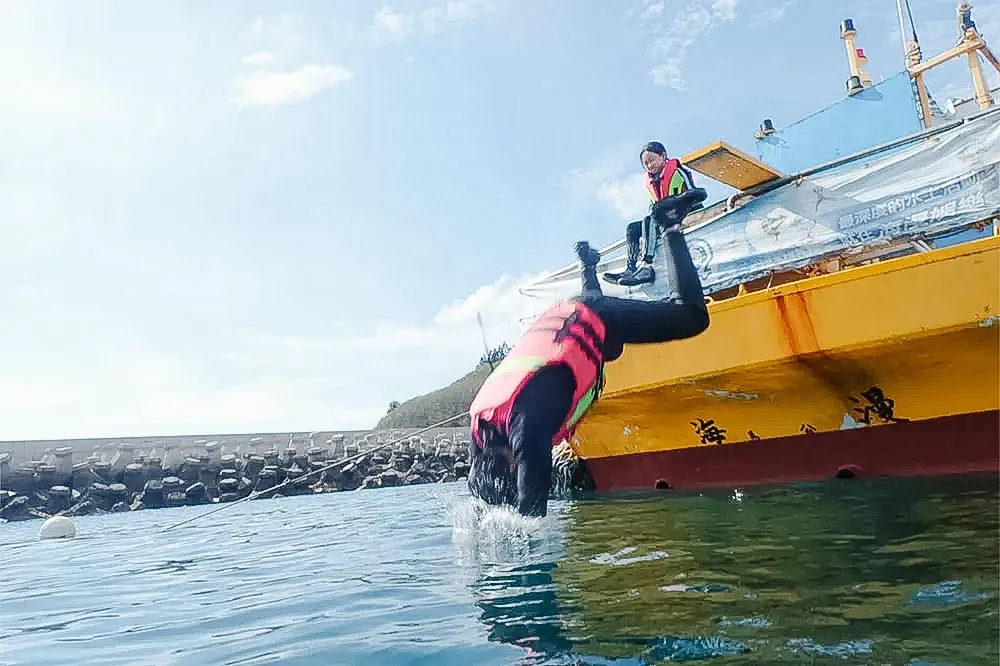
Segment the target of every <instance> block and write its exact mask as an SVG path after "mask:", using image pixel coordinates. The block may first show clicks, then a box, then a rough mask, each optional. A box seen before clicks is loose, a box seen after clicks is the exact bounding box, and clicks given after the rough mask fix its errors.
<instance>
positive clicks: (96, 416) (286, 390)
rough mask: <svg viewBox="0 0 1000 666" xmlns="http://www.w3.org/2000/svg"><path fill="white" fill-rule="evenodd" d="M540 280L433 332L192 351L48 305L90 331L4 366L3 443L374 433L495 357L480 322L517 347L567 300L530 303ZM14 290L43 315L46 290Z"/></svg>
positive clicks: (396, 325) (257, 338)
mask: <svg viewBox="0 0 1000 666" xmlns="http://www.w3.org/2000/svg"><path fill="white" fill-rule="evenodd" d="M537 277H540V276H533V275H524V276H521V277H512V276H508V275H504V276H501V277H500V278H498V279H497V280H495V281H494V282H493V283H491V284H488V285H484V286H482V287H480V288H479V289H477V290H475V291H474V292H473V293H472V294H470V295H469V296H468V297H466V298H462V299H458V300H456V301H454V302H452V303H450V304H447V305H445V306H443V307H441V308H440V309H439V311H438V312H437V313H436V315H435V316H434V317H433V318H431V319H430V320H429V321H427V322H426V323H423V324H418V325H415V324H407V323H402V322H393V321H383V322H376V323H374V324H372V325H369V326H366V327H364V328H358V329H344V330H341V331H334V332H332V333H331V334H330V335H328V336H325V337H316V336H308V335H295V334H292V335H273V334H261V333H256V332H245V331H230V332H225V333H221V334H218V335H215V336H213V337H212V339H211V340H210V341H209V340H206V341H205V342H204V343H203V344H202V345H200V346H199V349H197V350H195V351H192V350H188V351H187V353H185V351H184V350H181V349H169V350H168V349H167V348H160V347H156V346H155V343H151V342H150V341H149V340H148V339H146V338H144V337H142V336H141V335H140V336H135V335H134V334H129V333H125V332H119V331H118V330H117V329H116V328H115V326H114V325H111V324H108V325H106V326H105V327H104V328H99V329H96V330H95V329H93V328H91V325H92V323H93V322H91V321H90V320H89V319H87V318H85V316H84V315H83V314H82V313H81V315H80V316H79V317H78V316H77V315H76V314H75V313H74V311H73V310H72V309H67V307H66V306H64V305H63V304H60V303H57V302H51V303H47V305H46V309H47V310H48V309H51V313H50V315H49V316H47V317H46V320H49V319H51V320H52V321H58V320H60V319H62V318H66V319H68V320H69V321H75V322H77V326H78V328H79V330H78V331H75V332H74V333H73V334H69V333H50V334H49V335H51V336H55V337H53V339H52V342H53V344H52V345H50V346H51V348H52V349H53V350H54V351H52V352H51V353H48V352H47V353H41V352H40V351H39V352H37V353H34V354H29V353H25V354H19V355H17V356H16V357H12V358H11V359H10V360H9V362H5V363H4V364H2V365H0V404H3V405H4V407H5V408H4V409H3V410H0V433H3V436H2V439H4V440H18V439H21V438H24V439H29V438H30V439H46V438H82V437H108V438H112V437H117V436H143V435H145V436H155V435H161V434H212V433H246V432H292V431H296V432H303V431H311V430H325V429H333V428H342V429H354V428H358V429H364V428H370V427H372V426H374V425H375V423H376V422H377V421H378V419H379V418H380V417H381V416H382V415H384V414H385V412H386V408H387V406H388V404H389V402H390V401H392V400H399V401H404V400H407V399H409V398H412V397H414V396H417V395H420V394H423V393H427V392H429V391H432V390H434V389H437V388H440V387H442V386H445V385H447V384H449V383H451V382H452V381H454V380H455V379H458V378H459V377H461V376H462V375H464V374H465V373H467V372H469V371H471V370H472V369H473V368H474V366H475V364H476V362H477V360H478V359H479V357H480V356H481V355H482V353H483V343H482V334H481V332H480V329H479V325H478V323H477V320H476V315H477V313H480V314H481V315H482V319H483V324H484V328H485V330H486V336H487V339H488V343H489V345H490V346H491V347H496V346H497V345H499V344H501V343H502V342H507V343H508V344H511V345H513V344H515V343H516V342H517V340H518V339H519V338H520V335H521V332H522V330H523V327H524V324H522V323H521V322H522V320H528V319H530V318H531V317H532V316H534V315H537V314H538V313H540V312H541V311H543V310H544V309H545V308H546V307H547V306H548V305H549V303H551V302H552V301H553V300H555V298H556V297H557V295H555V294H553V295H552V297H551V298H548V297H547V298H545V299H539V298H530V297H526V296H523V295H521V294H520V293H519V289H520V288H521V287H522V286H524V285H525V284H527V283H529V282H531V281H533V280H534V279H535V278H537ZM13 292H15V293H12V294H10V296H11V297H13V298H16V299H22V300H23V299H24V298H26V297H31V298H32V300H35V301H36V306H35V308H36V310H37V309H38V305H37V303H38V302H39V301H38V300H37V299H38V298H39V293H38V292H37V289H35V288H34V287H32V286H31V285H22V286H19V287H17V288H15V289H13ZM50 296H52V294H50ZM4 297H5V294H4V293H3V292H0V304H3V302H4ZM95 321H96V319H95ZM15 333H16V332H15ZM5 335H6V337H5ZM10 336H11V334H10V333H9V332H7V333H5V332H3V331H0V342H3V343H4V344H5V345H12V344H16V342H17V338H16V337H10ZM71 339H72V340H73V342H72V343H69V342H63V343H61V344H60V343H59V341H60V340H63V341H68V340H71ZM100 340H103V342H100ZM77 349H79V350H86V354H85V355H84V354H82V353H74V352H75V350H77ZM0 450H2V447H0Z"/></svg>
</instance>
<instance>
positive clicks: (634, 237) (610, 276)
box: [604, 217, 649, 284]
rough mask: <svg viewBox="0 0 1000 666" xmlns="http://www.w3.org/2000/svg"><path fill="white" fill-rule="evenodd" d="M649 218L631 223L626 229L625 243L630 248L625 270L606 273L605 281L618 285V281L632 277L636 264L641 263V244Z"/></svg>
mask: <svg viewBox="0 0 1000 666" xmlns="http://www.w3.org/2000/svg"><path fill="white" fill-rule="evenodd" d="M647 220H649V218H648V217H647V218H646V219H645V220H635V221H634V222H629V223H628V226H626V227H625V243H626V246H627V247H628V259H627V260H626V263H625V270H624V271H622V272H621V273H605V274H604V279H605V280H607V281H608V282H610V283H612V284H618V280H620V279H621V278H623V277H625V276H626V275H630V274H631V273H633V272H634V271H635V269H636V264H637V262H638V261H639V244H640V242H641V241H642V232H643V227H644V225H645V224H646V222H647Z"/></svg>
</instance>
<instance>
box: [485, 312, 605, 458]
mask: <svg viewBox="0 0 1000 666" xmlns="http://www.w3.org/2000/svg"><path fill="white" fill-rule="evenodd" d="M604 334H605V329H604V322H603V321H601V319H600V317H598V316H597V315H596V314H595V313H594V311H593V310H591V309H590V308H588V307H587V306H586V305H584V304H583V303H579V302H576V301H569V302H563V303H559V304H558V305H555V306H553V307H551V308H549V309H548V310H546V311H545V313H544V314H542V316H541V317H539V318H538V321H536V322H535V323H534V324H533V325H532V326H531V328H529V329H528V331H527V332H526V333H525V334H524V336H523V337H522V338H521V339H520V340H519V341H518V343H517V344H516V345H515V346H514V348H513V349H511V350H510V351H509V352H508V353H507V356H506V357H504V360H503V361H502V362H501V363H500V365H498V366H497V367H496V369H495V370H494V371H493V372H492V373H491V374H490V376H489V377H488V378H487V379H486V381H485V382H484V383H483V386H482V388H480V389H479V393H477V394H476V397H475V399H474V400H473V401H472V405H471V406H470V407H469V416H470V417H471V434H472V438H473V440H474V441H475V442H476V443H477V444H479V446H480V447H481V446H483V442H482V438H481V437H480V432H479V421H480V419H482V420H483V421H487V422H489V423H492V424H493V425H494V426H496V427H497V429H498V430H499V431H500V432H501V433H503V434H504V436H506V435H507V433H508V426H509V421H510V413H511V409H512V408H513V406H514V401H515V400H516V399H517V396H518V395H519V394H520V392H521V389H522V388H523V387H524V385H525V384H527V383H528V380H530V379H531V378H532V377H533V376H534V375H535V373H536V372H538V371H539V370H541V369H542V368H544V367H546V366H551V365H556V364H560V363H563V364H566V365H568V366H569V368H570V370H572V371H573V377H574V378H575V379H576V390H575V392H574V394H573V402H572V403H571V405H570V410H569V413H568V414H567V416H566V420H565V421H564V422H563V424H562V426H561V427H560V428H559V431H558V432H557V433H556V435H555V437H554V438H553V440H552V444H553V445H555V444H558V443H559V442H561V441H562V440H563V439H569V438H570V437H572V435H573V432H574V431H575V430H576V425H577V424H578V423H579V422H580V419H581V418H583V415H584V414H585V413H586V412H587V410H588V409H590V406H591V405H592V404H593V403H594V401H595V400H596V399H597V397H598V396H599V395H600V392H601V389H602V388H603V387H604V356H603V353H602V350H601V348H602V345H603V343H604Z"/></svg>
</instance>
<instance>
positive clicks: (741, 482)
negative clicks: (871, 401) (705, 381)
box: [587, 410, 1000, 491]
mask: <svg viewBox="0 0 1000 666" xmlns="http://www.w3.org/2000/svg"><path fill="white" fill-rule="evenodd" d="M998 423H1000V411H997V410H991V411H986V412H975V413H971V414H959V415H955V416H944V417H940V418H934V419H926V420H922V421H913V422H909V423H896V424H890V425H884V426H876V427H865V428H854V429H850V430H839V431H835V432H822V433H811V434H805V435H792V436H788V437H777V438H774V439H762V440H756V441H749V442H738V443H735V444H724V445H722V446H695V447H691V448H685V449H674V450H671V451H656V452H651V453H636V454H631V455H625V456H612V457H605V458H590V459H588V460H587V465H588V466H589V467H590V471H591V474H592V475H593V477H594V481H595V483H596V485H597V489H598V491H612V490H635V489H654V488H657V487H659V488H711V487H730V488H732V487H741V486H749V485H755V484H765V483H790V482H794V481H808V480H818V479H830V478H834V477H836V476H838V474H839V475H840V476H852V475H853V476H941V475H948V474H967V473H994V474H998V473H1000V426H998Z"/></svg>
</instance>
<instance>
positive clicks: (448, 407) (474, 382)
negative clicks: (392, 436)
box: [375, 342, 511, 430]
mask: <svg viewBox="0 0 1000 666" xmlns="http://www.w3.org/2000/svg"><path fill="white" fill-rule="evenodd" d="M510 349H511V348H510V346H509V345H508V344H507V343H506V342H504V343H503V344H501V345H500V346H499V347H495V348H493V349H490V350H488V351H487V352H486V353H485V354H483V356H482V358H480V359H479V364H478V365H477V366H476V369H475V370H473V371H472V372H470V373H469V374H467V375H466V376H464V377H462V378H461V379H459V380H458V381H455V382H452V383H451V384H449V385H448V386H445V387H444V388H439V389H438V390H436V391H431V392H430V393H427V394H425V395H418V396H417V397H416V398H412V399H410V400H407V401H406V402H404V403H402V404H400V403H398V402H396V401H393V402H392V403H391V404H390V405H389V412H388V413H387V414H386V415H385V416H383V417H382V418H381V419H379V422H378V425H377V426H375V428H376V429H377V430H382V429H391V428H425V427H427V426H429V425H432V424H434V423H438V422H439V421H443V420H444V419H446V418H448V417H450V416H454V415H455V414H459V413H462V412H466V415H465V416H464V417H463V418H461V419H457V420H455V421H452V422H451V423H449V424H448V425H449V426H451V427H453V426H468V425H469V416H468V411H469V406H470V405H471V404H472V400H473V399H474V398H475V397H476V393H478V392H479V388H480V387H481V386H482V385H483V382H485V381H486V378H487V377H489V376H490V372H491V370H490V366H491V365H492V366H494V367H495V366H497V365H499V364H500V362H501V361H503V359H504V357H506V356H507V352H509V351H510Z"/></svg>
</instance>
